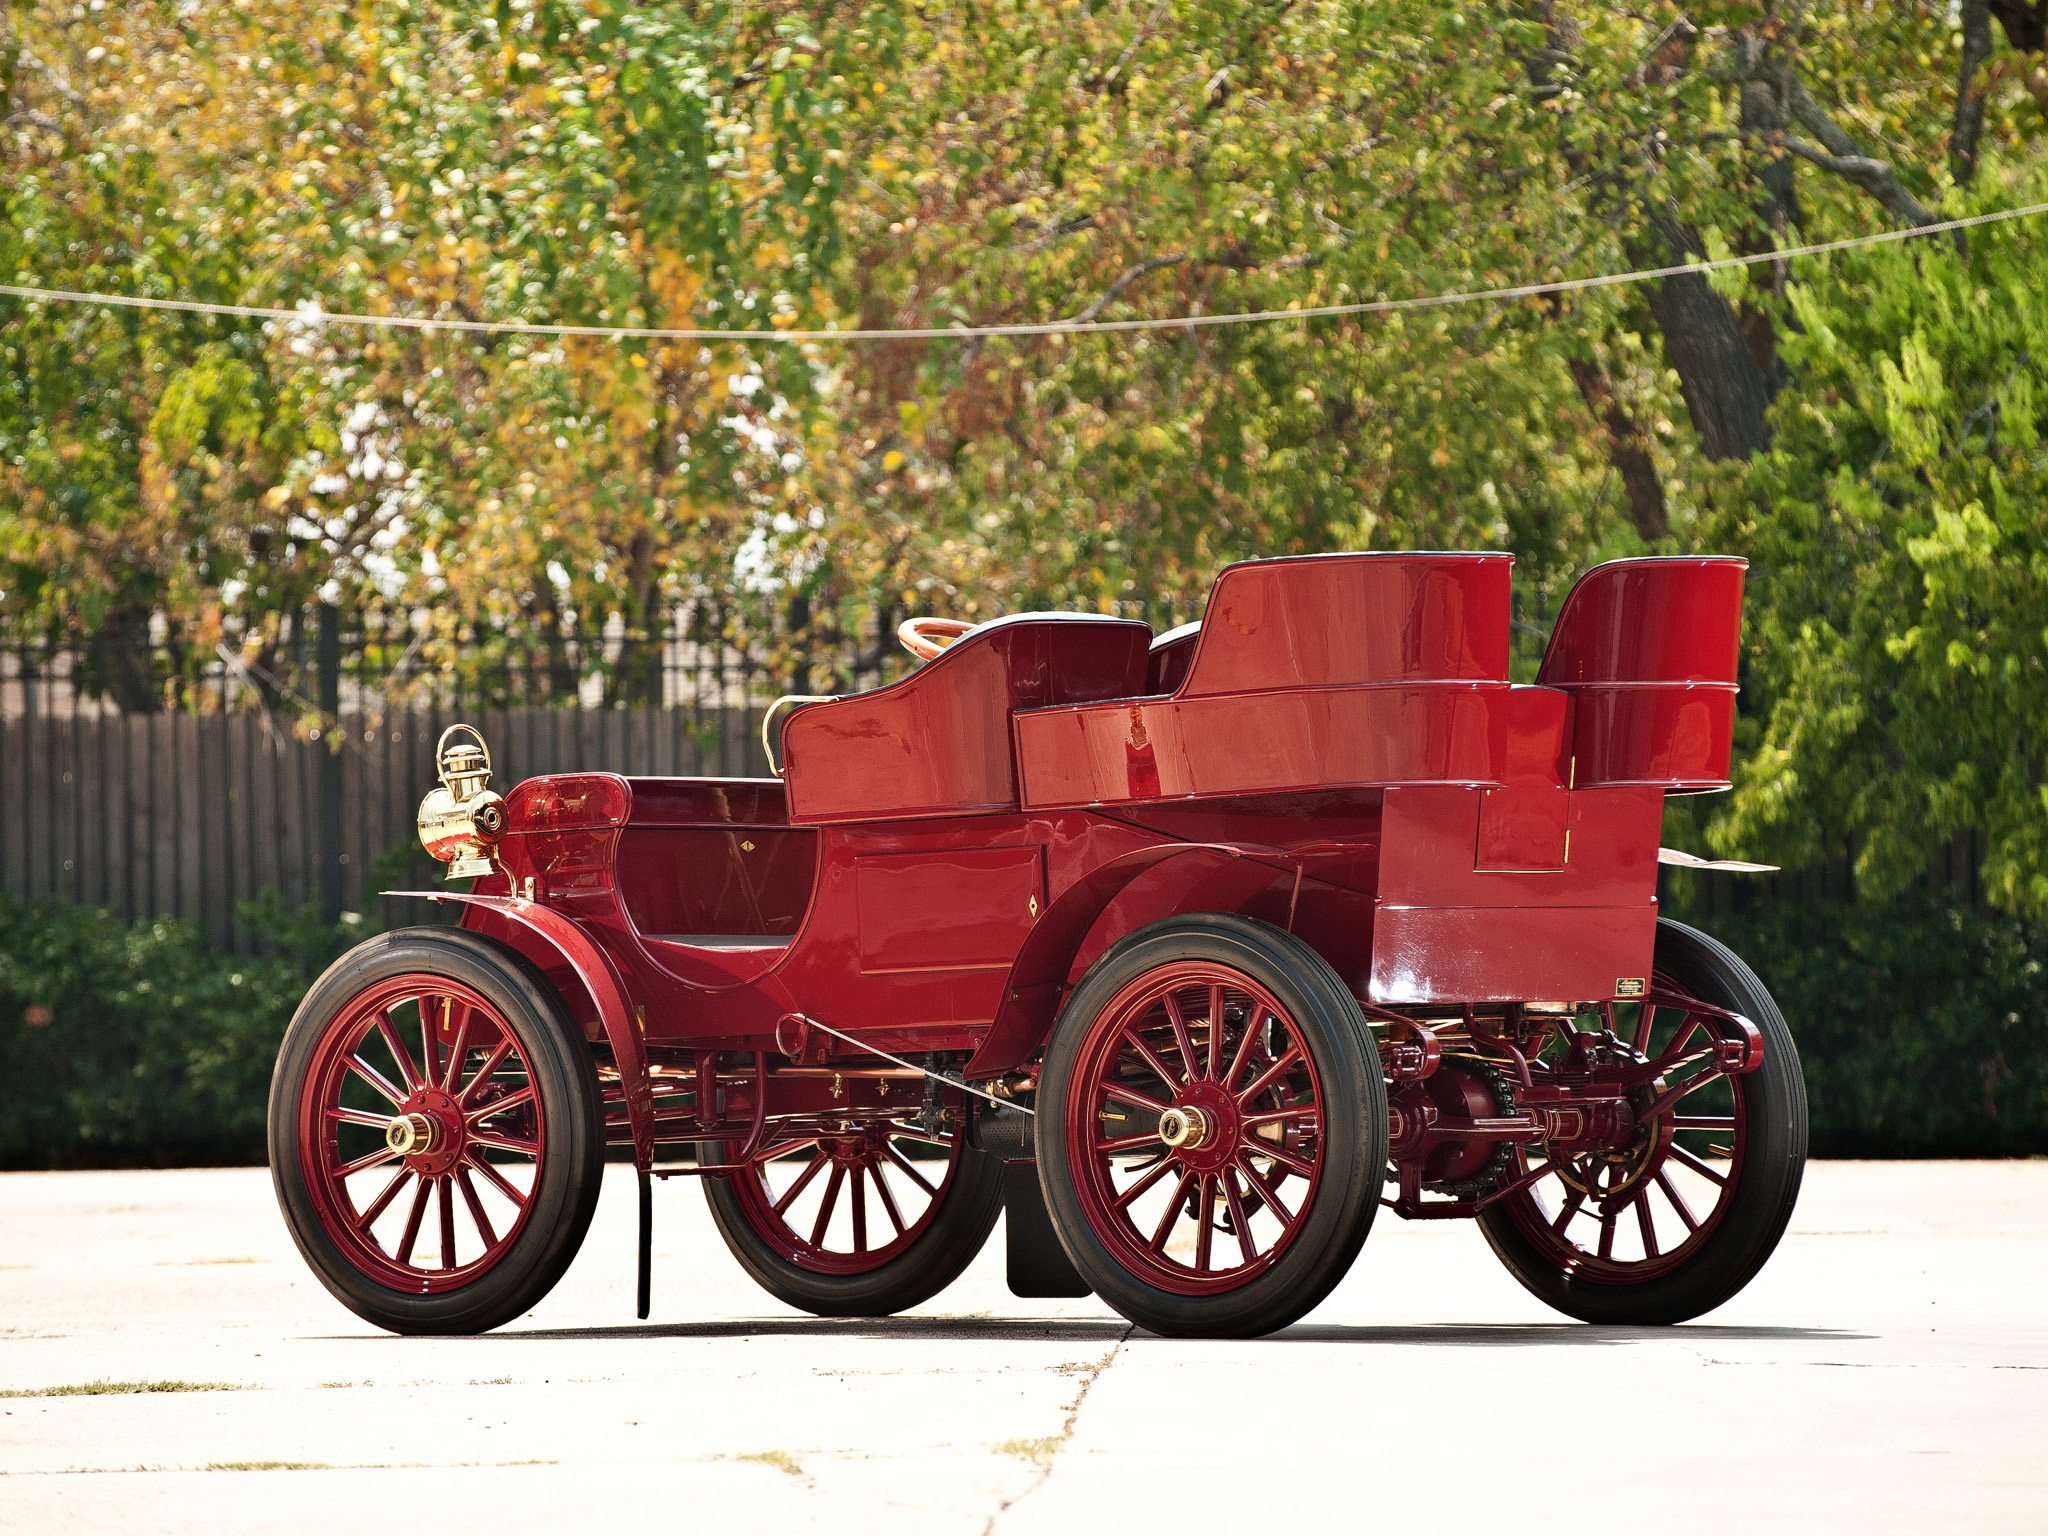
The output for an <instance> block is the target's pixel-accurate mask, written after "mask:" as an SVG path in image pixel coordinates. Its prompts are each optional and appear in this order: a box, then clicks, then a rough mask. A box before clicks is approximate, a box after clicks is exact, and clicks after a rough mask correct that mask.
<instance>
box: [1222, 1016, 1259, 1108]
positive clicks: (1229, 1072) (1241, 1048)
mask: <svg viewBox="0 0 2048 1536" xmlns="http://www.w3.org/2000/svg"><path fill="white" fill-rule="evenodd" d="M1269 1016H1270V1015H1269V1013H1268V1011H1267V1010H1266V1009H1264V1008H1258V1007H1254V1008H1253V1009H1252V1010H1251V1012H1250V1013H1248V1014H1246V1015H1245V1020H1244V1033H1243V1034H1241V1035H1239V1036H1238V1037H1237V1049H1236V1050H1235V1051H1233V1052H1232V1053H1231V1057H1230V1065H1229V1066H1228V1067H1226V1068H1225V1069H1224V1072H1223V1076H1222V1077H1221V1078H1219V1079H1218V1080H1217V1081H1218V1082H1219V1083H1221V1084H1222V1086H1223V1087H1225V1088H1228V1087H1229V1086H1230V1085H1231V1084H1232V1083H1234V1082H1236V1081H1237V1079H1238V1077H1239V1076H1240V1075H1241V1074H1242V1073H1243V1071H1244V1064H1245V1062H1246V1061H1247V1060H1248V1059H1249V1058H1250V1056H1251V1053H1252V1046H1253V1045H1255V1044H1256V1043H1257V1042H1258V1038H1259V1034H1260V1031H1261V1030H1262V1029H1263V1027H1264V1026H1265V1022H1266V1020H1267V1018H1268V1017H1269Z"/></svg>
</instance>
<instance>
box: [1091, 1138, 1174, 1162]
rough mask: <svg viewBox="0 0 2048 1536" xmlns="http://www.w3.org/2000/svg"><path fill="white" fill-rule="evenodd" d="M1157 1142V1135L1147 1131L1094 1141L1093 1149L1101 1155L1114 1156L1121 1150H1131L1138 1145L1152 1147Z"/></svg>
mask: <svg viewBox="0 0 2048 1536" xmlns="http://www.w3.org/2000/svg"><path fill="white" fill-rule="evenodd" d="M1158 1144H1159V1137H1158V1135H1157V1134H1156V1133H1150V1132H1148V1133H1147V1134H1145V1135H1143V1136H1120V1137H1118V1138H1117V1139H1116V1140H1115V1141H1098V1142H1097V1143H1095V1151H1096V1152H1097V1153H1098V1154H1099V1155H1101V1156H1103V1157H1114V1156H1116V1155H1117V1154H1118V1153H1121V1152H1132V1151H1135V1150H1136V1149H1137V1148H1139V1147H1154V1146H1157V1145H1158Z"/></svg>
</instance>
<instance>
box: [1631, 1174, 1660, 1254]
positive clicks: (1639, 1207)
mask: <svg viewBox="0 0 2048 1536" xmlns="http://www.w3.org/2000/svg"><path fill="white" fill-rule="evenodd" d="M1631 1203H1632V1204H1633V1205H1634V1206H1635V1208H1636V1227H1637V1228H1638V1229H1639V1230H1640V1231H1641V1233H1642V1236H1643V1257H1644V1258H1646V1259H1654V1258H1656V1257H1657V1227H1656V1223H1655V1222H1653V1221H1652V1220H1651V1219H1650V1192H1649V1191H1648V1190H1647V1189H1639V1190H1637V1191H1636V1197H1635V1199H1634V1201H1632V1202H1631Z"/></svg>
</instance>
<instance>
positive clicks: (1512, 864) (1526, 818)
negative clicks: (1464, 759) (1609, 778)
mask: <svg viewBox="0 0 2048 1536" xmlns="http://www.w3.org/2000/svg"><path fill="white" fill-rule="evenodd" d="M1571 718H1572V701H1571V697H1570V695H1568V694H1563V693H1559V692H1557V691H1556V690H1555V689H1551V688H1517V689H1515V690H1514V691H1513V692H1512V693H1510V694H1509V695H1508V731H1507V761H1506V764H1505V766H1504V768H1503V771H1502V774H1501V777H1502V778H1503V779H1504V780H1505V781H1506V782H1504V783H1503V784H1502V785H1501V787H1500V788H1499V789H1487V790H1482V791H1480V800H1479V845H1478V847H1477V849H1476V850H1475V851H1474V855H1473V867H1474V868H1475V869H1477V870H1480V871H1497V872H1501V873H1506V872H1510V871H1549V870H1561V869H1563V868H1564V864H1565V854H1566V851H1567V849H1568V848H1569V847H1570V842H1571V833H1570V828H1569V827H1568V825H1567V822H1568V820H1569V817H1570V812H1571V790H1570V783H1571V774H1572V770H1571V763H1570V745H1571Z"/></svg>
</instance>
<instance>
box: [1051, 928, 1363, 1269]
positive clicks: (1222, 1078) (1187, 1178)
mask: <svg viewBox="0 0 2048 1536" xmlns="http://www.w3.org/2000/svg"><path fill="white" fill-rule="evenodd" d="M1072 1093H1073V1094H1074V1095H1075V1096H1074V1097H1073V1098H1072V1099H1071V1100H1070V1102H1071V1103H1072V1104H1073V1105H1074V1107H1075V1108H1076V1109H1077V1110H1079V1111H1081V1113H1074V1114H1070V1115H1069V1116H1068V1117H1067V1122H1066V1137H1067V1161H1068V1166H1069V1168H1070V1169H1071V1170H1072V1171H1073V1173H1074V1177H1075V1187H1076V1193H1077V1194H1078V1195H1079V1196H1080V1199H1081V1203H1082V1206H1083V1209H1085V1210H1086V1211H1087V1213H1088V1217H1089V1221H1090V1224H1091V1226H1092V1227H1093V1228H1094V1229H1095V1231H1096V1233H1097V1235H1098V1236H1099V1237H1101V1238H1102V1239H1103V1240H1104V1243H1105V1245H1106V1246H1107V1247H1108V1248H1109V1249H1110V1250H1111V1252H1113V1253H1114V1254H1115V1255H1116V1257H1117V1258H1118V1259H1119V1260H1120V1261H1121V1262H1122V1264H1123V1266H1124V1268H1126V1269H1127V1270H1129V1271H1130V1272H1131V1273H1132V1274H1134V1275H1137V1276H1139V1277H1140V1278H1142V1279H1144V1280H1145V1281H1146V1282H1147V1283H1148V1284H1151V1285H1154V1286H1157V1287H1158V1288H1159V1289H1161V1290H1164V1291H1171V1292H1173V1293H1174V1294H1175V1295H1179V1296H1202V1295H1207V1294H1210V1293H1212V1292H1216V1291H1226V1290H1231V1289H1234V1288H1235V1287H1236V1286H1238V1285H1241V1284H1243V1283H1244V1281H1245V1280H1246V1279H1248V1278H1250V1277H1251V1276H1252V1275H1254V1274H1257V1273H1258V1272H1260V1271H1261V1270H1264V1269H1266V1268H1268V1267H1270V1266H1271V1265H1272V1264H1273V1263H1274V1262H1275V1261H1277V1260H1278V1259H1279V1257H1280V1255H1281V1254H1282V1253H1284V1252H1285V1251H1286V1249H1287V1247H1288V1245H1289V1244H1290V1243H1292V1242H1293V1241H1294V1239H1295V1237H1296V1236H1297V1235H1298V1234H1299V1233H1300V1231H1301V1226H1302V1221H1303V1219H1304V1217H1305V1216H1306V1215H1307V1212H1308V1208H1309V1206H1310V1204H1311V1203H1312V1202H1313V1201H1314V1199H1315V1193H1316V1187H1317V1184H1318V1183H1319V1182H1320V1179H1321V1173H1322V1151H1323V1138H1322V1126H1323V1120H1324V1115H1325V1109H1324V1104H1323V1090H1322V1084H1321V1082H1320V1081H1319V1080H1318V1078H1317V1076H1316V1069H1315V1062H1314V1059H1313V1058H1312V1057H1311V1056H1310V1055H1309V1053H1308V1052H1307V1051H1306V1050H1305V1049H1304V1048H1303V1046H1302V1043H1301V1041H1300V1040H1299V1039H1298V1038H1297V1037H1296V1031H1295V1029H1294V1027H1293V1024H1292V1022H1291V1020H1290V1018H1289V1015H1288V1013H1287V1010H1286V1008H1285V1007H1284V1006H1283V1005H1282V1004H1281V1003H1280V1002H1279V1001H1278V1000H1276V999H1275V998H1274V996H1273V994H1272V993H1271V992H1269V991H1267V990H1266V989H1265V988H1264V987H1262V986H1260V985H1259V984H1258V983H1257V982H1256V981H1254V980H1252V979H1251V978H1250V977H1249V976H1246V975H1245V974H1244V973H1242V972H1240V971H1235V970H1231V969H1229V968H1227V967H1224V966H1219V965H1214V964H1208V963H1204V962H1201V961H1192V962H1187V963H1184V964H1180V965H1167V966H1162V967H1160V968H1159V969H1158V970H1156V971H1151V972H1148V973H1147V974H1145V975H1143V976H1141V977H1139V978H1138V979H1137V980H1136V981H1134V982H1133V983H1131V985H1130V986H1128V987H1126V988H1125V989H1124V990H1123V992H1122V993H1121V994H1120V995H1119V996H1118V997H1117V998H1115V999H1114V1000H1112V1001H1111V1003H1110V1005H1109V1006H1108V1007H1107V1008H1106V1009H1104V1010H1103V1012H1102V1013H1101V1014H1100V1015H1099V1016H1098V1017H1097V1018H1096V1020H1095V1023H1094V1025H1093V1027H1092V1028H1091V1029H1090V1031H1089V1036H1088V1039H1087V1041H1086V1043H1085V1044H1084V1045H1083V1046H1082V1048H1081V1059H1080V1062H1079V1064H1078V1066H1077V1067H1076V1070H1075V1076H1074V1088H1073V1090H1072ZM1290 1179H1293V1180H1296V1181H1298V1183H1297V1184H1296V1186H1295V1187H1294V1188H1291V1189H1287V1190H1286V1191H1285V1193H1284V1194H1283V1192H1282V1190H1283V1186H1285V1185H1286V1184H1287V1182H1288V1181H1289V1180H1290Z"/></svg>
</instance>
